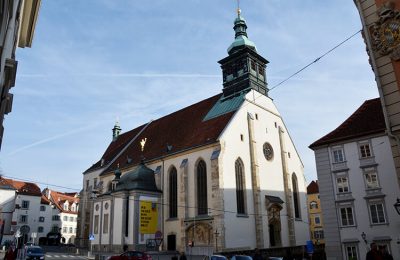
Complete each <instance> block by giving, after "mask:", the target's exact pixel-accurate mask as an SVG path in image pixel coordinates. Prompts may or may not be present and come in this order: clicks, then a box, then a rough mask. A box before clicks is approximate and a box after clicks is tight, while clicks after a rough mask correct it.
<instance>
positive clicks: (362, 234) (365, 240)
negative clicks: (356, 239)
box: [361, 232, 368, 244]
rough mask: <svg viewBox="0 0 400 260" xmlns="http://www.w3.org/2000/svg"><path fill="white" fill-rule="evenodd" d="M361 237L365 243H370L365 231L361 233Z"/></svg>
mask: <svg viewBox="0 0 400 260" xmlns="http://www.w3.org/2000/svg"><path fill="white" fill-rule="evenodd" d="M361 238H362V239H363V240H364V243H365V244H368V242H367V235H366V234H365V233H364V232H362V233H361Z"/></svg>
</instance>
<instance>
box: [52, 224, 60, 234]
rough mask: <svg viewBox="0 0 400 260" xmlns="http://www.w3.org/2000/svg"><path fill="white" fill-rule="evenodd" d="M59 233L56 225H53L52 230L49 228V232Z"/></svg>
mask: <svg viewBox="0 0 400 260" xmlns="http://www.w3.org/2000/svg"><path fill="white" fill-rule="evenodd" d="M58 231H59V227H58V226H57V225H54V226H53V227H52V228H51V232H55V233H56V232H58Z"/></svg>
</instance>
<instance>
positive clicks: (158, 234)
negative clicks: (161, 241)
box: [154, 230, 163, 238]
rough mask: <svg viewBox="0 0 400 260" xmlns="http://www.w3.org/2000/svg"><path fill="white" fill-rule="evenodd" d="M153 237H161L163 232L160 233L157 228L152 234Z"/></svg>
mask: <svg viewBox="0 0 400 260" xmlns="http://www.w3.org/2000/svg"><path fill="white" fill-rule="evenodd" d="M154 237H155V238H162V237H163V233H162V232H161V231H160V230H158V231H157V232H156V233H155V234H154Z"/></svg>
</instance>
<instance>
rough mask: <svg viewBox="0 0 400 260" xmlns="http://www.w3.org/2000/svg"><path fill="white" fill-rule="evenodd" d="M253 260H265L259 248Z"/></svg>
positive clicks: (255, 251)
mask: <svg viewBox="0 0 400 260" xmlns="http://www.w3.org/2000/svg"><path fill="white" fill-rule="evenodd" d="M253 260H263V257H262V255H261V253H260V250H259V249H258V248H254V255H253Z"/></svg>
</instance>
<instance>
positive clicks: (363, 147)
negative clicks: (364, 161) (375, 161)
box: [359, 142, 372, 158]
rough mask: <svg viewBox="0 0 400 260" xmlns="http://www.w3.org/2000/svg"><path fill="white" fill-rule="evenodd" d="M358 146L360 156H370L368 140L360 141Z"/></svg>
mask: <svg viewBox="0 0 400 260" xmlns="http://www.w3.org/2000/svg"><path fill="white" fill-rule="evenodd" d="M359 148H360V157H361V158H368V157H371V156H372V153H371V147H370V145H369V143H368V142H364V143H360V144H359Z"/></svg>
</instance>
